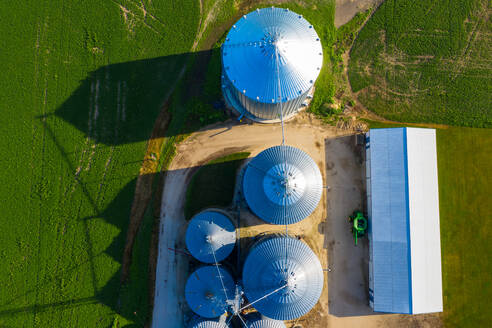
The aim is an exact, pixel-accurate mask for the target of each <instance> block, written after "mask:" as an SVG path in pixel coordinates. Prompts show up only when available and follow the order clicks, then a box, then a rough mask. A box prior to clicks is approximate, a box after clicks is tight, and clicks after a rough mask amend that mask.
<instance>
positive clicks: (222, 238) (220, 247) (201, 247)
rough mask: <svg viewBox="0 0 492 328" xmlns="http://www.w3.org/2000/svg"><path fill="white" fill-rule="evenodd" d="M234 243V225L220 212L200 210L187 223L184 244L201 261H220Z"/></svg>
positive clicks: (230, 250) (231, 248)
mask: <svg viewBox="0 0 492 328" xmlns="http://www.w3.org/2000/svg"><path fill="white" fill-rule="evenodd" d="M235 243H236V227H235V226H234V224H233V223H232V222H231V220H230V219H229V218H228V217H227V216H226V215H225V214H224V213H222V212H219V211H217V210H213V209H211V210H206V211H202V212H200V213H198V214H197V215H195V216H194V217H193V219H192V220H191V221H190V223H189V224H188V228H187V230H186V246H187V247H188V250H189V251H190V253H191V255H193V257H195V258H196V259H197V260H199V261H201V262H204V263H215V261H217V262H220V261H222V260H223V259H225V258H226V257H227V256H229V254H230V253H231V252H232V250H233V249H234V245H235Z"/></svg>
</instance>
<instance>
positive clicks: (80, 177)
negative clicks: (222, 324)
mask: <svg viewBox="0 0 492 328" xmlns="http://www.w3.org/2000/svg"><path fill="white" fill-rule="evenodd" d="M198 19H199V3H198V1H178V0H175V1H171V0H169V1H142V2H140V1H130V0H118V1H116V0H115V1H97V0H86V1H61V0H53V1H48V2H46V1H2V2H0V32H1V35H2V37H1V38H0V44H1V49H2V51H1V52H0V68H1V71H2V79H0V89H1V90H2V91H0V94H1V96H2V97H1V98H2V101H1V105H0V108H1V109H2V110H1V112H2V120H1V125H0V131H1V136H2V138H1V139H0V151H1V153H2V157H1V159H0V162H1V167H2V173H1V175H0V176H1V180H0V181H1V185H0V203H1V204H2V205H1V207H2V214H1V215H0V218H1V225H2V228H1V229H0V240H1V250H0V254H1V256H0V257H1V259H2V265H0V285H1V288H0V327H103V328H104V327H111V326H114V327H121V326H128V327H130V326H135V327H141V326H143V323H144V322H145V321H146V320H147V318H148V310H149V309H148V308H149V307H148V297H147V262H148V250H149V235H150V231H151V228H152V222H151V221H148V218H146V221H145V222H144V223H143V225H142V227H141V229H140V232H139V235H138V236H137V240H136V244H135V247H134V261H133V266H132V267H131V270H130V279H129V282H128V283H127V284H125V285H123V286H120V267H121V258H122V253H123V246H124V243H125V238H126V229H127V225H128V218H129V214H130V207H131V204H132V201H133V195H134V191H135V179H136V177H137V175H138V172H139V169H140V166H141V165H142V159H143V155H144V153H145V149H146V141H147V139H148V138H149V136H150V132H151V130H152V127H153V124H154V121H155V119H156V116H157V114H158V112H159V110H160V106H161V105H162V102H163V100H164V98H165V96H166V92H167V90H169V89H170V87H171V85H172V84H174V83H175V82H176V80H177V79H178V74H179V72H180V70H181V68H182V67H183V65H184V64H185V63H186V61H187V60H188V59H187V57H188V55H187V53H189V52H190V49H191V47H192V44H193V39H194V37H195V34H196V31H197V29H198Z"/></svg>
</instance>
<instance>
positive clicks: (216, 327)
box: [188, 318, 229, 328]
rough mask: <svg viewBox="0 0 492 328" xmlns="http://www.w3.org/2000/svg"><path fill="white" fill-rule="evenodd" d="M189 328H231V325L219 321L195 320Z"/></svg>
mask: <svg viewBox="0 0 492 328" xmlns="http://www.w3.org/2000/svg"><path fill="white" fill-rule="evenodd" d="M188 327H189V328H229V325H228V324H226V323H223V322H219V320H218V319H203V318H195V319H194V320H192V321H191V323H190V324H189V325H188Z"/></svg>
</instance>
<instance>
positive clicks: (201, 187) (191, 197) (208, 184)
mask: <svg viewBox="0 0 492 328" xmlns="http://www.w3.org/2000/svg"><path fill="white" fill-rule="evenodd" d="M249 154H250V153H247V152H242V153H234V154H231V155H227V156H224V157H220V158H218V159H215V160H213V161H210V162H208V163H207V164H205V165H204V166H202V167H200V168H199V169H198V171H197V172H196V173H195V175H194V176H193V178H192V180H191V182H190V184H189V186H188V190H186V204H185V217H186V219H187V220H189V219H190V218H191V217H192V216H193V215H195V214H196V213H198V212H199V211H201V210H202V209H204V208H207V207H212V206H219V207H226V206H229V205H230V204H231V203H232V198H233V196H234V186H235V183H236V176H237V173H238V169H239V167H240V166H241V163H243V161H244V159H246V158H248V156H249Z"/></svg>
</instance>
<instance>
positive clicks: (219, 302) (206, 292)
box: [185, 265, 236, 318]
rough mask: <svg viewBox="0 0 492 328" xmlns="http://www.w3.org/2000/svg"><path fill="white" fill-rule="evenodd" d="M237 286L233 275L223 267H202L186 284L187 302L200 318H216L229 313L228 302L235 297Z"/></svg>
mask: <svg viewBox="0 0 492 328" xmlns="http://www.w3.org/2000/svg"><path fill="white" fill-rule="evenodd" d="M219 275H220V277H219ZM221 278H222V281H221ZM222 283H224V287H222ZM235 286H236V285H235V283H234V280H233V279H232V277H231V275H230V274H229V272H227V270H226V269H224V268H223V267H220V266H212V265H211V266H205V267H201V268H199V269H198V270H196V271H195V272H193V273H192V274H191V275H190V277H189V278H188V281H187V282H186V287H185V297H186V302H188V305H189V306H190V308H191V310H192V311H193V312H195V313H196V314H198V315H199V316H202V317H204V318H216V317H218V316H220V315H222V314H223V313H225V312H226V311H227V307H228V304H227V300H229V299H231V298H233V297H234V293H235ZM224 288H225V289H224Z"/></svg>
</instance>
